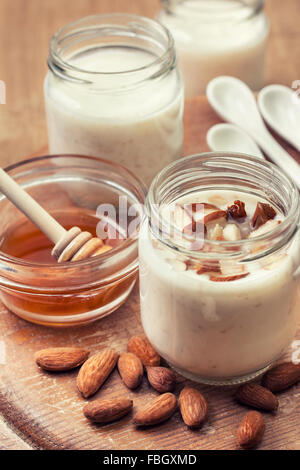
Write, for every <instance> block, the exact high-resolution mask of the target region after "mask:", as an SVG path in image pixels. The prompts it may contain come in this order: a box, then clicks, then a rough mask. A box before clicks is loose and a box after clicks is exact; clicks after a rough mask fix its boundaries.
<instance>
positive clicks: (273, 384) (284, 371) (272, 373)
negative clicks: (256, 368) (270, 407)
mask: <svg viewBox="0 0 300 470" xmlns="http://www.w3.org/2000/svg"><path fill="white" fill-rule="evenodd" d="M299 381H300V364H293V363H292V362H283V363H282V364H279V365H278V366H275V367H273V369H270V370H269V371H268V372H267V373H266V374H265V375H264V377H263V381H262V383H263V386H264V387H266V388H268V389H269V390H271V392H281V391H282V390H286V389H287V388H289V387H291V386H292V385H294V384H296V383H297V382H299Z"/></svg>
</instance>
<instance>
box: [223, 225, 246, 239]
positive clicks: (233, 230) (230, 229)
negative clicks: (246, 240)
mask: <svg viewBox="0 0 300 470" xmlns="http://www.w3.org/2000/svg"><path fill="white" fill-rule="evenodd" d="M223 237H224V239H225V240H227V241H230V242H235V241H237V240H240V239H241V238H242V234H241V231H240V229H239V227H238V226H237V225H235V224H227V225H226V227H224V229H223Z"/></svg>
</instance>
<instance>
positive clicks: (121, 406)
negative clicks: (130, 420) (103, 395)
mask: <svg viewBox="0 0 300 470" xmlns="http://www.w3.org/2000/svg"><path fill="white" fill-rule="evenodd" d="M132 405H133V402H132V400H129V398H117V399H110V400H102V399H99V400H94V401H91V402H90V403H87V405H85V406H84V407H83V414H84V416H85V417H86V418H88V419H90V420H91V421H93V422H94V423H111V422H112V421H116V420H118V419H120V418H123V416H125V415H127V414H128V413H129V412H130V410H131V409H132Z"/></svg>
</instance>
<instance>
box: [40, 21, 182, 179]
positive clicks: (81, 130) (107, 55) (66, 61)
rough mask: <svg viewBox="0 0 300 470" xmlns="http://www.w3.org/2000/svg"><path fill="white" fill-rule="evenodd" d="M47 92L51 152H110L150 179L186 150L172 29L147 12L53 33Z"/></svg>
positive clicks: (104, 154) (108, 155)
mask: <svg viewBox="0 0 300 470" xmlns="http://www.w3.org/2000/svg"><path fill="white" fill-rule="evenodd" d="M48 65H49V69H50V70H49V72H48V74H47V77H46V80H45V85H44V91H45V99H46V113H47V123H48V136H49V147H50V152H51V153H52V154H67V153H68V154H82V155H89V156H94V157H105V158H106V159H109V160H111V161H113V162H116V163H119V164H121V165H123V166H126V167H127V168H129V169H130V170H131V171H133V172H134V173H135V174H137V175H139V176H140V177H141V178H142V179H144V181H145V182H146V183H150V182H151V180H152V178H153V177H154V175H155V174H156V173H157V172H158V171H159V170H161V169H162V168H163V167H164V166H165V165H167V164H169V163H170V162H171V161H173V160H174V159H176V158H178V157H180V156H181V154H182V145H183V122H182V114H183V86H182V82H181V79H180V75H179V73H178V70H177V67H176V54H175V50H174V43H173V39H172V36H171V35H170V33H169V32H168V31H167V29H166V28H165V27H164V26H162V25H160V24H159V23H157V22H156V21H153V20H151V19H148V18H143V17H139V16H134V15H127V14H110V15H97V16H91V17H87V18H83V19H81V20H79V21H75V22H74V23H70V24H68V25H66V26H64V27H63V28H62V29H60V30H59V31H58V32H57V33H56V34H55V35H54V36H53V38H52V40H51V43H50V53H49V58H48Z"/></svg>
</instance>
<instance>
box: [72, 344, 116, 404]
mask: <svg viewBox="0 0 300 470" xmlns="http://www.w3.org/2000/svg"><path fill="white" fill-rule="evenodd" d="M118 357H119V354H118V353H116V351H114V350H113V349H104V350H103V351H101V352H99V353H97V354H94V355H93V356H91V357H90V358H89V359H88V360H87V361H86V362H85V363H84V364H83V366H82V367H81V369H80V371H79V374H78V376H77V387H78V389H79V391H80V392H81V393H82V395H83V396H84V397H85V398H87V397H90V396H91V395H94V393H96V392H97V390H98V389H99V388H100V387H101V385H102V384H103V383H104V382H105V380H106V379H107V377H108V376H109V374H110V373H111V372H112V370H113V369H114V367H115V365H116V363H117V360H118Z"/></svg>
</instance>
